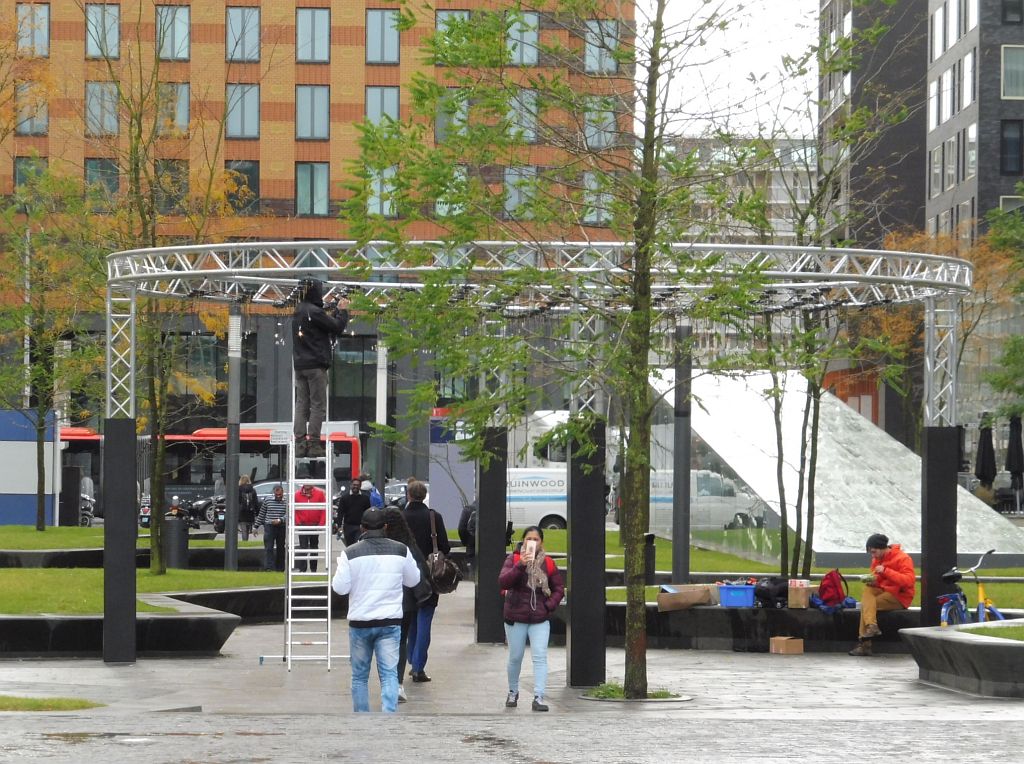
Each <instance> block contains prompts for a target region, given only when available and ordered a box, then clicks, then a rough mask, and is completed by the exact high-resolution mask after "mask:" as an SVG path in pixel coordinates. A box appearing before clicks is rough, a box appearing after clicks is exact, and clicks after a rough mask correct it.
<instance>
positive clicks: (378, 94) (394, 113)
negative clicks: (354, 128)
mask: <svg viewBox="0 0 1024 764" xmlns="http://www.w3.org/2000/svg"><path fill="white" fill-rule="evenodd" d="M398 103H399V101H398V88H396V87H376V86H374V87H368V88H366V121H367V122H369V123H370V124H371V125H380V124H382V123H383V122H384V119H385V118H387V119H390V120H394V121H395V122H397V121H398V116H399V105H398Z"/></svg>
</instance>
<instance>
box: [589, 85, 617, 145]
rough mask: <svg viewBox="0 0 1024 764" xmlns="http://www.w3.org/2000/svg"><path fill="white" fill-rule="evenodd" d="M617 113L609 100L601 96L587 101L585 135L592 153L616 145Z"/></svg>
mask: <svg viewBox="0 0 1024 764" xmlns="http://www.w3.org/2000/svg"><path fill="white" fill-rule="evenodd" d="M615 132H616V124H615V111H614V109H612V104H611V103H610V101H609V99H607V98H601V97H600V96H596V97H591V98H588V99H587V108H586V111H585V112H584V114H583V135H584V137H585V138H586V141H587V148H588V149H590V150H591V151H600V150H601V149H606V148H608V147H609V146H611V145H612V144H613V143H615Z"/></svg>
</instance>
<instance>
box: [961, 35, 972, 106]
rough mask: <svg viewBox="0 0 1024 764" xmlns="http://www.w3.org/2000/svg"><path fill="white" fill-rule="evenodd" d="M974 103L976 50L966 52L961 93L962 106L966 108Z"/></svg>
mask: <svg viewBox="0 0 1024 764" xmlns="http://www.w3.org/2000/svg"><path fill="white" fill-rule="evenodd" d="M972 103H974V51H973V50H969V51H967V53H966V54H964V75H963V91H962V93H961V95H960V108H961V109H966V108H967V107H968V106H970V105H971V104H972Z"/></svg>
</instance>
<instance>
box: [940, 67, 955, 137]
mask: <svg viewBox="0 0 1024 764" xmlns="http://www.w3.org/2000/svg"><path fill="white" fill-rule="evenodd" d="M939 82H940V85H939V124H942V123H943V122H946V121H948V120H949V118H950V117H952V116H953V70H952V69H947V70H946V71H944V72H943V73H942V77H941V79H940V80H939Z"/></svg>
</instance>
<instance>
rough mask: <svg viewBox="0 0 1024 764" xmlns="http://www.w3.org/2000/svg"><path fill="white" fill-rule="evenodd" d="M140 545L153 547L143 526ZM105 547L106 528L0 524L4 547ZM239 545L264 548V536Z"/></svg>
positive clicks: (208, 542)
mask: <svg viewBox="0 0 1024 764" xmlns="http://www.w3.org/2000/svg"><path fill="white" fill-rule="evenodd" d="M142 532H144V533H145V535H140V536H139V539H138V542H137V545H138V546H139V547H140V548H142V549H148V548H149V531H143V530H142V529H140V533H142ZM188 545H189V546H190V547H216V548H220V549H222V548H223V547H224V539H190V540H189V542H188ZM102 546H103V528H100V527H93V528H76V527H71V526H68V527H58V528H47V529H46V530H45V531H37V530H36V529H35V526H34V525H0V549H29V550H31V549H99V548H100V547H102ZM238 546H239V547H249V546H251V547H262V546H263V537H262V536H259V537H257V538H256V539H251V540H249V541H242V540H241V539H239V541H238Z"/></svg>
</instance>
